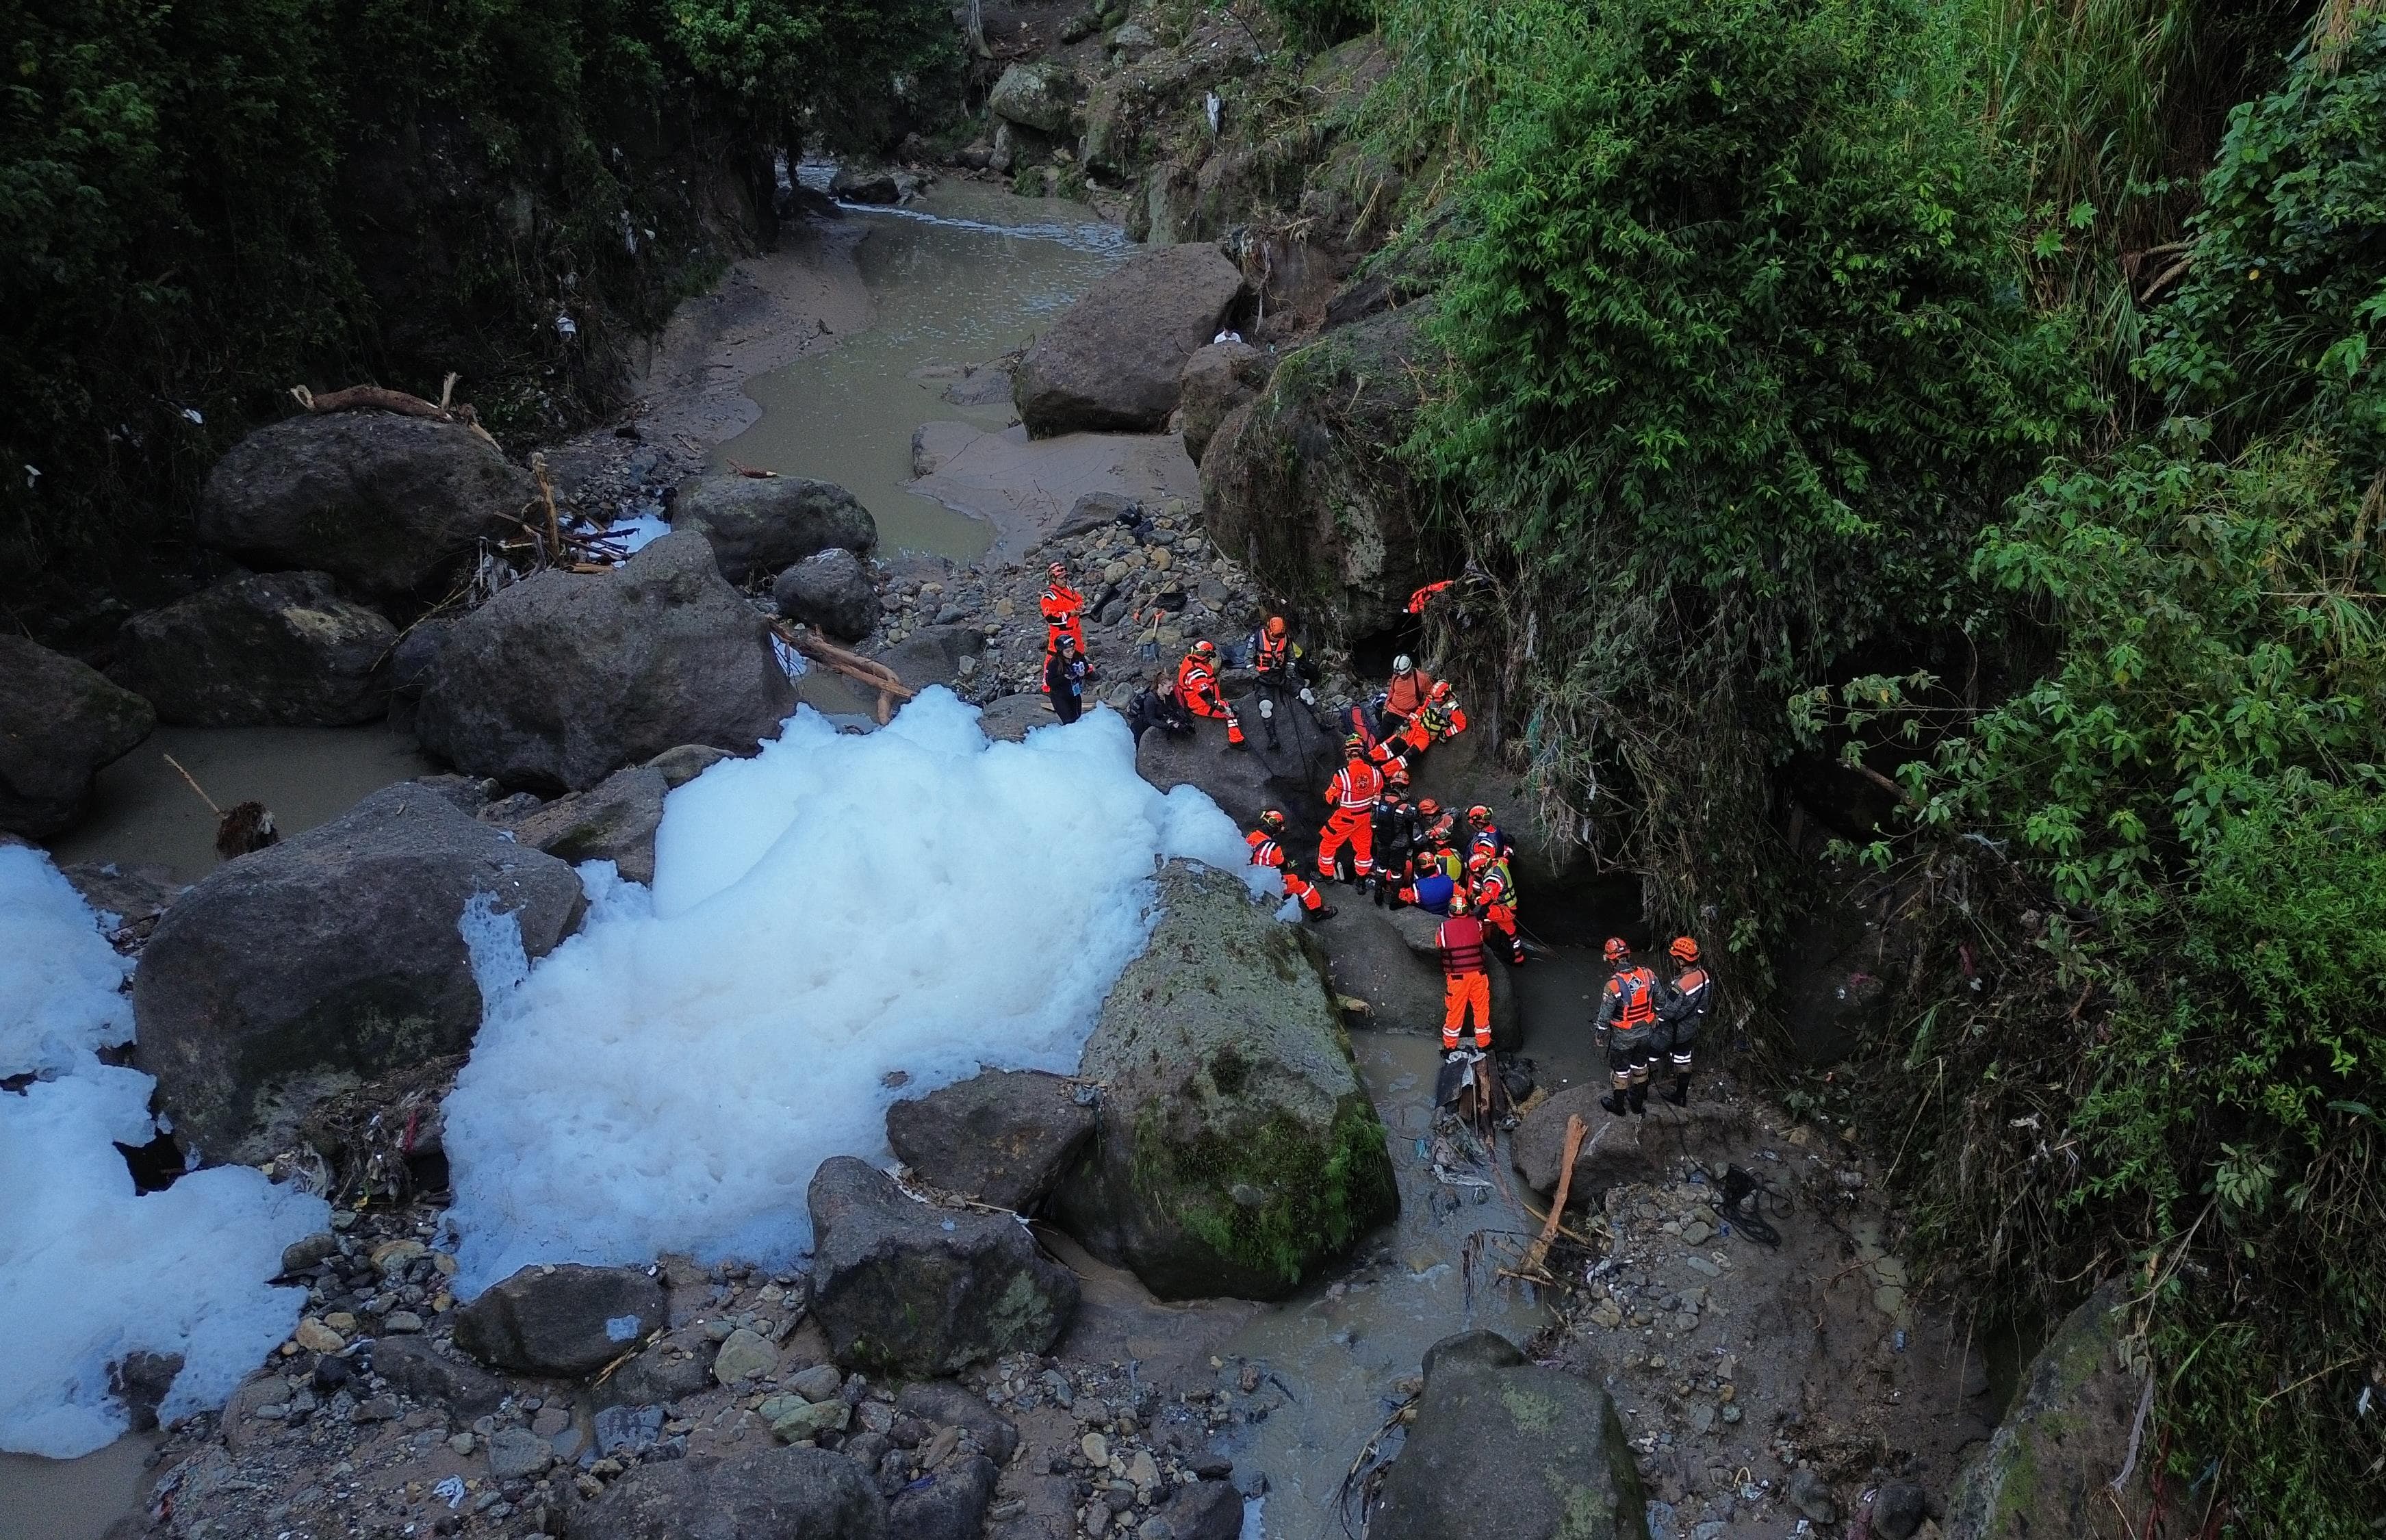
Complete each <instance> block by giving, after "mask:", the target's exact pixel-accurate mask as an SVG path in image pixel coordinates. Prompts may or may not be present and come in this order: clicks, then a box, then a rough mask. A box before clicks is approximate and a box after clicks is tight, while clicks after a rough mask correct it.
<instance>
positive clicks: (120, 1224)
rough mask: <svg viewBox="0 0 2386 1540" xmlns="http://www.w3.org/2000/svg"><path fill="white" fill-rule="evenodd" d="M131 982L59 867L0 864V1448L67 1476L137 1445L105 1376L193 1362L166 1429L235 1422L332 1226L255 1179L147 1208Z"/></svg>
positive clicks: (320, 1207) (32, 859) (294, 1311)
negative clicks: (105, 1451) (290, 1280)
mask: <svg viewBox="0 0 2386 1540" xmlns="http://www.w3.org/2000/svg"><path fill="white" fill-rule="evenodd" d="M131 970H132V965H131V964H130V963H129V962H127V961H126V960H125V959H124V958H120V957H119V956H118V955H117V954H116V952H115V949H114V948H112V947H110V946H109V945H108V944H107V939H106V937H104V936H103V935H102V934H101V933H100V931H99V926H98V920H97V917H96V916H94V914H93V913H92V912H91V909H90V907H89V906H88V905H86V904H84V902H83V901H82V896H81V895H78V894H77V893H76V892H75V891H74V889H73V888H72V887H71V886H69V884H68V883H67V881H66V879H65V878H63V877H61V876H59V875H58V872H57V868H56V867H54V866H52V865H51V864H50V862H49V858H47V857H45V856H44V855H43V854H42V853H41V852H40V851H38V850H31V849H28V848H25V847H22V846H11V847H8V848H6V849H0V1074H5V1075H11V1076H14V1075H22V1074H27V1073H32V1074H36V1075H38V1076H40V1077H42V1078H39V1079H36V1080H35V1081H33V1082H32V1083H31V1084H30V1085H28V1086H27V1087H26V1088H25V1089H24V1091H23V1092H22V1093H21V1094H11V1093H7V1092H0V1450H7V1451H10V1452H12V1453H19V1454H35V1455H47V1456H50V1457H52V1458H54V1459H71V1458H73V1457H75V1456H78V1455H84V1454H89V1453H90V1452H91V1451H92V1450H94V1449H97V1448H99V1447H101V1446H104V1445H106V1444H108V1443H110V1442H111V1441H113V1440H114V1439H115V1438H117V1437H118V1436H119V1434H122V1433H123V1432H124V1431H125V1428H126V1425H127V1424H126V1417H125V1412H124V1408H123V1406H122V1405H121V1403H119V1401H117V1400H116V1399H115V1398H114V1397H113V1396H110V1394H109V1392H108V1386H107V1367H108V1365H109V1364H110V1363H112V1362H117V1361H119V1360H121V1359H122V1358H124V1357H125V1356H126V1355H127V1354H129V1353H133V1352H148V1353H157V1354H180V1355H182V1359H183V1365H182V1372H181V1373H180V1374H179V1375H178V1376H177V1377H176V1378H175V1380H174V1383H173V1386H172V1389H171V1390H170V1393H169V1394H168V1396H167V1397H166V1400H165V1403H164V1405H163V1406H161V1407H160V1408H159V1414H160V1416H162V1417H164V1418H165V1419H166V1420H168V1421H171V1420H173V1419H175V1418H177V1417H182V1416H185V1415H188V1414H189V1413H192V1412H195V1411H201V1410H205V1409H209V1408H213V1407H217V1406H220V1405H221V1404H222V1403H223V1401H224V1398H225V1397H226V1396H230V1395H231V1394H232V1389H233V1387H234V1386H236V1385H237V1384H238V1383H240V1380H241V1377H242V1376H243V1375H245V1374H246V1373H247V1372H248V1371H250V1370H251V1369H253V1368H255V1367H256V1366H257V1363H258V1362H259V1361H260V1360H261V1359H262V1358H264V1357H265V1356H266V1355H267V1354H268V1353H270V1352H271V1351H272V1349H273V1348H274V1346H276V1345H277V1344H279V1343H280V1342H281V1341H282V1340H283V1338H284V1337H286V1336H288V1335H289V1333H290V1329H291V1328H292V1327H293V1326H294V1325H295V1324H296V1323H297V1320H298V1312H299V1308H300V1305H301V1304H302V1303H303V1301H304V1299H305V1293H304V1291H303V1290H298V1289H276V1288H271V1287H270V1286H268V1285H267V1283H266V1280H267V1279H269V1278H270V1277H272V1276H273V1275H274V1274H275V1273H277V1272H279V1271H281V1267H282V1249H283V1246H287V1245H289V1244H290V1243H291V1242H292V1241H295V1240H297V1239H298V1238H299V1237H300V1236H302V1235H306V1234H309V1233H312V1232H314V1231H317V1230H320V1229H321V1228H322V1227H323V1226H324V1225H325V1224H326V1223H327V1222H329V1221H330V1218H331V1211H330V1209H329V1208H327V1207H326V1206H325V1205H324V1203H323V1201H322V1200H321V1199H320V1198H318V1197H313V1196H308V1195H307V1194H304V1193H300V1192H297V1191H295V1189H292V1188H288V1187H276V1186H274V1185H273V1184H272V1183H270V1182H268V1181H267V1180H266V1179H265V1178H264V1176H263V1175H262V1174H260V1173H258V1172H257V1171H250V1170H247V1169H246V1168H244V1167H230V1168H225V1169H222V1170H218V1171H197V1172H194V1173H192V1174H190V1175H187V1176H184V1177H183V1178H182V1179H181V1180H180V1181H178V1182H176V1183H174V1184H173V1186H171V1187H170V1188H169V1189H167V1190H166V1191H164V1192H162V1193H152V1194H150V1195H148V1196H140V1195H137V1194H136V1193H135V1192H134V1190H133V1185H132V1172H131V1171H130V1170H128V1169H127V1167H126V1166H125V1163H124V1158H123V1157H122V1156H121V1155H120V1154H119V1153H118V1151H117V1149H116V1147H115V1146H117V1145H118V1144H119V1143H120V1144H125V1145H131V1146H140V1145H144V1144H147V1143H148V1142H149V1141H150V1140H151V1139H152V1138H153V1137H155V1136H156V1134H157V1124H156V1122H155V1121H153V1120H152V1119H151V1117H150V1115H149V1096H150V1092H151V1090H152V1088H153V1087H154V1085H155V1082H153V1081H152V1080H151V1079H150V1077H148V1076H147V1075H144V1074H142V1073H140V1072H138V1071H137V1070H128V1069H122V1068H119V1067H116V1066H112V1065H108V1064H104V1063H102V1062H101V1061H100V1059H99V1057H98V1053H97V1050H98V1049H100V1048H102V1047H109V1046H114V1045H119V1044H121V1043H124V1042H126V1041H127V1040H129V1039H130V1038H131V1037H132V1008H131V1005H130V1003H129V1002H128V1001H127V1000H126V999H125V998H124V996H123V995H122V994H121V993H120V989H121V986H122V983H123V982H124V979H125V977H126V975H127V974H128V973H129V972H130V971H131Z"/></svg>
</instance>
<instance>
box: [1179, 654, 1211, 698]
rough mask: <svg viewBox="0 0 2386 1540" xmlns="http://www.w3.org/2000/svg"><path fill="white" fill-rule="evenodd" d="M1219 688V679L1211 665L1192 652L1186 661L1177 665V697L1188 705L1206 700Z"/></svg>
mask: <svg viewBox="0 0 2386 1540" xmlns="http://www.w3.org/2000/svg"><path fill="white" fill-rule="evenodd" d="M1217 688H1218V684H1217V679H1216V676H1215V675H1213V674H1212V673H1211V672H1210V666H1209V665H1208V664H1206V663H1204V662H1202V661H1201V660H1200V659H1199V658H1198V657H1194V656H1193V655H1192V654H1191V653H1189V652H1188V653H1187V654H1186V655H1185V661H1184V662H1182V663H1179V664H1178V665H1176V698H1177V699H1178V700H1181V701H1183V702H1185V704H1186V705H1187V706H1191V705H1193V704H1194V703H1195V702H1197V701H1201V702H1206V701H1207V700H1208V699H1209V698H1210V697H1211V696H1212V695H1215V694H1216V693H1217Z"/></svg>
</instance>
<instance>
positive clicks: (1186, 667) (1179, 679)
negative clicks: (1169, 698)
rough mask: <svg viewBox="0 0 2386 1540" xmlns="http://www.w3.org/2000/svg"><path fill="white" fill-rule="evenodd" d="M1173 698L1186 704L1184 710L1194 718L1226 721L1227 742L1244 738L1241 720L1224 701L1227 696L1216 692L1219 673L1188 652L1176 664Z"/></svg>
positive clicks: (1235, 742) (1232, 742)
mask: <svg viewBox="0 0 2386 1540" xmlns="http://www.w3.org/2000/svg"><path fill="white" fill-rule="evenodd" d="M1176 698H1177V699H1178V700H1181V701H1183V702H1184V703H1185V709H1187V711H1190V712H1192V713H1193V714H1194V715H1195V716H1197V717H1217V718H1223V719H1224V721H1225V723H1226V742H1228V743H1230V744H1239V743H1241V742H1242V741H1243V723H1242V719H1241V718H1239V717H1237V716H1236V715H1235V708H1234V707H1231V706H1229V705H1227V704H1226V697H1225V696H1224V695H1220V694H1219V693H1218V676H1217V675H1216V674H1214V673H1212V672H1211V671H1210V665H1208V664H1207V663H1204V662H1202V661H1201V660H1200V659H1199V658H1198V657H1194V656H1193V655H1192V654H1191V653H1189V652H1188V653H1187V654H1186V655H1185V661H1184V662H1182V663H1179V664H1178V665H1176Z"/></svg>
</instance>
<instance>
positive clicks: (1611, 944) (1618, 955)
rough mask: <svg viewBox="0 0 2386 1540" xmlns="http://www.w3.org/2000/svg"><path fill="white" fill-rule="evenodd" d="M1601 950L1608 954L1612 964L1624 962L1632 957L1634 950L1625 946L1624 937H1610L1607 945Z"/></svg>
mask: <svg viewBox="0 0 2386 1540" xmlns="http://www.w3.org/2000/svg"><path fill="white" fill-rule="evenodd" d="M1600 950H1601V951H1602V952H1603V953H1605V954H1606V957H1607V960H1608V961H1610V962H1622V961H1624V960H1625V959H1626V958H1629V957H1631V956H1632V948H1631V947H1629V946H1626V945H1624V938H1623V937H1622V936H1609V937H1608V938H1607V945H1605V946H1603V947H1601V949H1600Z"/></svg>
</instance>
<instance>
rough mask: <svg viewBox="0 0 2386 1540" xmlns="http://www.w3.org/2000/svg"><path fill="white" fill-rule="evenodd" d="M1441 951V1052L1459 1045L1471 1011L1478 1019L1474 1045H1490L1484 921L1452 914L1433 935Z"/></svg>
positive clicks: (1481, 1046)
mask: <svg viewBox="0 0 2386 1540" xmlns="http://www.w3.org/2000/svg"><path fill="white" fill-rule="evenodd" d="M1433 944H1434V945H1435V946H1436V947H1437V948H1438V949H1439V950H1440V952H1441V970H1442V974H1443V977H1444V981H1445V984H1444V988H1443V992H1442V1007H1441V1051H1442V1052H1444V1053H1448V1052H1450V1050H1451V1049H1452V1048H1455V1047H1457V1046H1458V1029H1459V1028H1460V1027H1461V1026H1462V1025H1463V1024H1464V1023H1465V1020H1466V1017H1467V1014H1468V1012H1470V1011H1472V1012H1473V1013H1474V1017H1475V1045H1476V1047H1478V1048H1488V1047H1489V1046H1490V1045H1491V974H1490V972H1489V970H1487V969H1486V968H1485V967H1484V965H1483V921H1481V920H1477V919H1476V918H1475V917H1474V916H1473V915H1471V914H1453V915H1451V916H1450V918H1449V919H1448V920H1443V921H1442V922H1441V924H1440V926H1439V927H1438V929H1436V930H1435V932H1434V933H1433Z"/></svg>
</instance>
